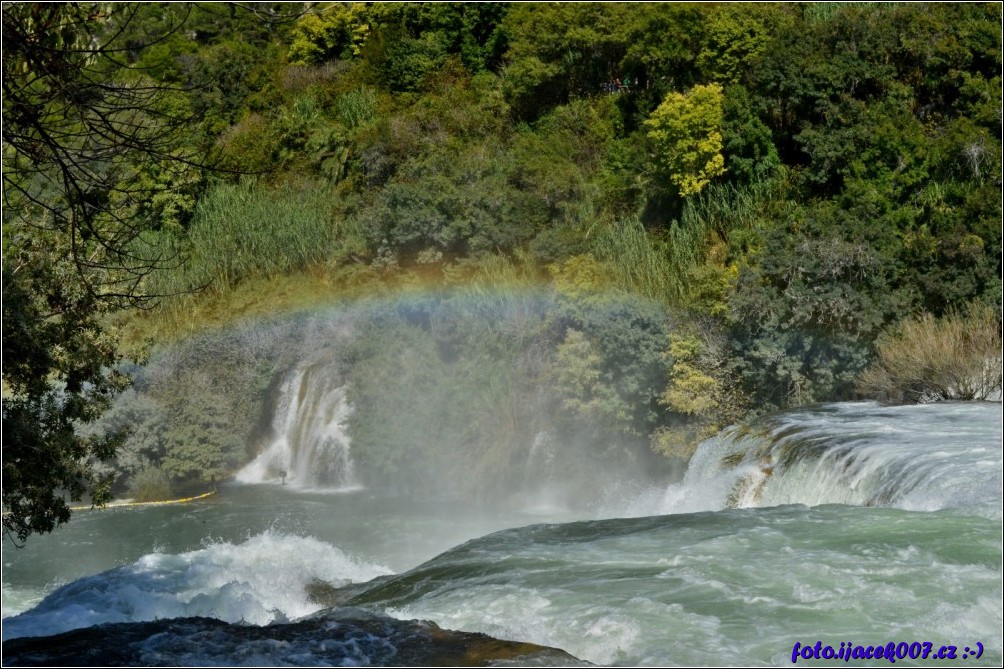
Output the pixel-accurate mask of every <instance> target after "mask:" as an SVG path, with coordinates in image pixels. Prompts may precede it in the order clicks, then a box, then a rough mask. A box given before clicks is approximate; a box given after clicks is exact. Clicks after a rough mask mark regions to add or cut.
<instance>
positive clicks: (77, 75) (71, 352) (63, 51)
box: [3, 3, 194, 541]
mask: <svg viewBox="0 0 1004 669" xmlns="http://www.w3.org/2000/svg"><path fill="white" fill-rule="evenodd" d="M136 11H137V8H136V7H135V6H129V5H124V6H107V5H99V4H90V3H79V4H78V3H72V4H70V3H66V4H63V3H59V4H32V3H5V4H4V5H3V35H4V40H3V68H4V69H3V73H4V76H3V199H4V211H3V384H4V395H3V436H4V449H3V504H4V508H5V514H4V517H3V527H4V531H5V532H7V533H9V534H11V535H14V536H16V537H17V539H18V540H22V541H23V540H24V539H26V538H27V537H28V536H29V535H30V534H31V533H34V532H48V531H51V530H52V529H53V528H54V527H55V526H56V525H58V524H60V523H63V522H65V521H66V520H67V519H68V518H69V516H70V512H69V508H68V506H67V503H66V501H67V499H70V500H79V499H81V497H82V496H83V495H85V494H88V495H89V496H90V498H91V500H92V501H93V502H94V503H96V504H100V503H102V502H104V501H105V500H106V499H107V498H108V494H109V483H110V482H109V480H108V478H107V477H105V476H101V475H99V474H98V473H97V472H96V471H95V468H94V461H95V460H102V459H107V458H108V457H110V456H111V455H112V453H113V452H114V449H115V447H116V445H117V444H118V443H119V441H120V440H121V434H117V433H116V434H112V435H109V436H107V437H85V436H83V435H82V434H81V433H80V432H79V429H78V426H79V425H80V424H85V423H88V422H91V421H93V420H95V419H96V418H97V417H98V416H99V415H100V414H101V412H102V411H103V410H104V409H105V408H106V407H107V406H108V403H109V402H110V399H111V398H112V396H114V394H115V393H116V392H117V391H119V390H120V389H121V388H123V387H124V386H125V385H126V382H127V380H126V378H125V377H124V376H123V375H122V374H120V373H118V372H116V371H114V365H115V363H116V362H117V360H118V354H117V350H116V346H115V340H114V337H112V336H111V335H110V334H109V333H108V332H107V331H106V330H105V328H104V327H103V325H102V322H101V319H102V316H103V314H105V313H107V312H108V311H110V310H112V309H114V308H118V307H121V306H126V305H134V304H137V303H141V302H143V301H144V293H143V287H142V283H143V279H144V277H145V276H146V275H147V274H148V273H149V272H150V271H151V270H152V269H153V268H155V267H157V266H158V265H161V264H163V263H164V262H166V261H167V259H165V258H162V257H158V256H157V255H156V254H152V253H149V252H145V251H144V245H143V244H141V243H140V242H141V237H142V235H143V234H144V233H145V232H146V231H147V230H149V229H150V228H151V227H156V226H158V225H159V224H160V218H159V215H158V212H157V210H156V209H155V208H154V209H151V208H150V207H149V203H150V202H151V201H153V200H154V199H155V197H156V196H157V195H158V194H161V193H163V192H165V191H166V190H168V189H170V188H171V184H172V183H175V182H183V181H184V179H181V178H179V179H172V178H170V176H169V175H168V174H167V173H169V172H174V173H175V174H179V175H180V174H181V173H183V172H185V171H186V170H187V169H189V168H190V167H191V166H192V165H193V163H194V158H192V157H191V156H189V155H186V154H184V153H182V152H180V151H179V148H178V147H179V146H181V143H180V142H179V141H178V139H179V137H180V136H181V134H180V133H181V130H182V129H183V124H182V116H181V115H179V114H176V113H175V111H174V110H172V107H171V105H169V104H166V103H165V102H164V96H165V94H166V93H169V92H170V91H168V90H166V89H165V88H164V87H162V86H159V85H157V84H156V83H154V82H151V81H149V80H147V79H145V78H144V77H143V76H141V75H140V74H139V73H137V72H134V71H131V70H129V68H127V67H124V66H123V64H122V63H121V62H120V60H119V58H120V57H121V54H122V51H123V49H122V48H121V45H120V44H119V43H118V42H117V41H116V40H118V39H119V38H120V37H121V35H122V33H123V31H124V27H125V26H127V25H128V24H129V22H130V21H131V20H132V18H133V16H134V15H135V13H136ZM174 28H177V26H174ZM182 114H183V111H182ZM151 164H156V165H158V166H159V167H160V168H161V174H160V175H159V176H158V178H156V179H152V180H151V179H145V178H143V177H142V174H143V170H144V169H148V168H149V166H150V165H151Z"/></svg>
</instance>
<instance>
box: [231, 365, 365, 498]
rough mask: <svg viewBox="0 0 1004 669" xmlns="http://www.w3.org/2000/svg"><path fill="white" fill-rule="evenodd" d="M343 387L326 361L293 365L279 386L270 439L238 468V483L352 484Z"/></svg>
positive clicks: (332, 486)
mask: <svg viewBox="0 0 1004 669" xmlns="http://www.w3.org/2000/svg"><path fill="white" fill-rule="evenodd" d="M346 391H347V387H346V386H345V385H340V383H339V380H338V376H337V374H336V373H335V372H334V370H332V369H331V368H330V367H328V366H325V365H320V364H313V365H306V366H303V367H299V368H297V369H295V370H293V371H292V372H291V373H290V374H289V377H288V378H287V379H286V381H285V382H284V383H283V384H282V386H281V387H280V389H279V394H278V398H277V401H276V406H275V413H274V417H273V421H272V441H271V442H270V443H269V444H268V445H267V446H266V447H265V448H264V449H263V450H262V452H261V453H259V454H258V456H257V457H256V458H255V459H254V460H252V461H251V462H250V463H248V464H247V465H246V466H245V467H244V468H243V469H241V470H240V471H239V472H238V473H237V476H236V480H237V481H239V482H241V483H281V482H284V483H288V484H289V485H291V486H293V487H296V488H305V489H317V488H321V489H329V490H353V489H358V488H359V487H361V486H360V484H359V482H358V480H357V478H356V473H355V466H354V464H353V462H352V453H351V440H350V439H349V435H348V434H347V429H346V424H345V423H346V420H347V419H348V417H349V416H350V415H351V414H352V406H351V405H350V404H349V403H348V400H347V399H346Z"/></svg>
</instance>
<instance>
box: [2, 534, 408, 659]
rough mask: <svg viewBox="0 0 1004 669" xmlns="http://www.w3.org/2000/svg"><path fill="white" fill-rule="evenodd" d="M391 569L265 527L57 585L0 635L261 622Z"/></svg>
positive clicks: (309, 606)
mask: <svg viewBox="0 0 1004 669" xmlns="http://www.w3.org/2000/svg"><path fill="white" fill-rule="evenodd" d="M389 573H391V571H390V570H389V569H387V568H385V567H382V566H379V565H374V564H367V563H365V562H361V561H359V560H356V559H353V558H352V557H350V556H348V555H346V554H345V553H343V552H342V551H341V550H339V549H338V548H336V547H334V546H332V545H330V544H326V543H324V542H322V541H318V540H317V539H313V538H310V537H296V536H288V535H282V534H277V533H272V532H265V533H263V534H259V535H257V536H255V537H252V538H250V539H248V540H247V541H245V542H244V543H242V544H231V543H217V544H212V545H210V546H208V547H207V548H205V549H203V550H198V551H192V552H190V553H184V554H181V555H166V554H160V553H155V554H151V555H146V556H144V557H143V558H141V559H139V560H137V561H136V562H135V563H133V564H131V565H128V566H124V567H119V568H117V569H112V570H111V571H106V572H104V573H101V574H96V575H94V576H88V577H86V578H82V579H79V580H77V581H74V582H73V583H70V584H68V585H66V586H63V587H62V588H59V589H58V590H56V591H55V592H53V593H52V594H51V595H49V596H48V597H46V598H45V599H44V600H43V601H42V603H41V604H39V605H38V606H37V607H35V608H34V609H31V610H29V611H26V612H24V613H21V614H20V615H17V616H14V617H12V618H7V619H5V620H4V621H3V630H2V634H3V638H4V639H9V638H14V637H22V636H45V635H50V634H58V633H60V632H65V631H67V630H71V629H77V628H82V627H89V626H91V625H98V624H102V623H112V622H135V621H147V620H156V619H159V618H177V617H185V616H207V617H211V618H217V619H219V620H224V621H227V622H246V623H252V624H256V625H265V624H268V623H272V622H282V621H287V620H293V619H296V618H300V617H302V616H305V615H308V614H311V613H314V612H316V611H318V610H319V609H320V608H321V606H320V605H318V604H316V603H315V602H312V601H310V599H309V598H308V597H307V594H306V591H305V589H306V586H307V585H309V584H310V583H311V582H313V581H315V580H321V581H325V582H327V583H331V584H332V585H335V586H341V585H346V584H348V583H350V582H362V581H368V580H370V579H372V578H375V577H377V576H380V575H384V574H389Z"/></svg>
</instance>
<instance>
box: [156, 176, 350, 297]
mask: <svg viewBox="0 0 1004 669" xmlns="http://www.w3.org/2000/svg"><path fill="white" fill-rule="evenodd" d="M335 239H336V235H335V228H334V225H333V222H332V214H331V206H330V202H329V199H328V194H327V191H326V190H325V189H323V188H321V187H314V186H312V185H311V184H309V183H302V184H295V185H287V186H286V187H285V188H266V187H264V186H259V185H258V184H257V183H256V182H255V181H254V180H250V179H247V180H244V181H242V182H241V183H239V184H221V185H218V186H216V187H215V188H213V189H212V190H210V191H209V192H208V193H207V194H206V195H205V196H204V197H203V198H202V199H201V200H200V201H199V204H198V206H197V207H196V210H195V217H194V220H193V222H192V224H191V226H190V228H189V230H188V236H187V239H182V240H179V239H177V238H170V237H166V236H162V237H161V238H160V239H158V240H156V242H155V243H156V244H159V245H161V246H162V247H163V248H164V249H165V252H166V253H168V254H170V255H171V256H173V255H180V256H182V257H184V262H183V263H181V264H179V266H177V267H174V268H172V269H169V270H164V271H162V272H158V273H157V274H156V275H155V276H154V277H152V278H151V286H150V290H151V292H153V293H155V294H161V295H171V294H179V293H184V292H188V291H193V290H198V289H201V288H205V287H211V288H213V289H216V290H226V289H228V288H232V287H233V286H235V285H236V284H238V283H240V282H241V281H243V280H245V279H250V278H268V277H271V276H275V275H278V274H284V273H288V272H291V271H295V270H297V269H302V268H304V267H306V266H308V265H310V264H311V263H317V262H321V261H324V260H325V259H327V258H328V257H330V256H331V255H332V253H333V251H334V245H335Z"/></svg>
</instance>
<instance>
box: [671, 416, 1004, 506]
mask: <svg viewBox="0 0 1004 669" xmlns="http://www.w3.org/2000/svg"><path fill="white" fill-rule="evenodd" d="M989 406H990V405H984V404H980V403H955V404H944V405H941V406H940V407H939V408H938V409H937V410H933V409H931V408H930V407H925V406H922V405H915V406H900V407H880V406H879V405H877V404H874V403H861V402H854V403H844V404H830V405H826V407H825V408H814V409H811V410H807V411H794V412H788V413H785V414H780V415H778V416H774V417H769V418H767V419H764V420H762V421H759V422H757V423H755V424H754V425H753V426H738V427H733V428H730V429H728V430H726V431H725V432H723V433H722V434H721V435H719V436H717V437H715V438H712V439H709V440H708V441H706V442H704V443H703V444H701V446H700V448H699V449H698V451H697V453H695V455H694V457H693V459H692V460H691V463H690V467H689V469H688V470H687V474H686V476H685V477H684V480H683V481H682V482H681V483H679V484H675V485H671V486H669V489H668V490H667V492H666V496H665V499H664V500H663V503H662V506H661V508H659V509H658V510H657V511H658V512H659V513H681V512H693V511H713V510H718V509H723V508H726V507H733V508H747V507H766V506H777V505H780V504H805V505H808V506H815V505H819V504H854V505H858V506H894V507H897V508H901V509H909V510H917V511H934V510H937V509H944V508H954V507H976V508H980V509H982V510H984V511H989V512H991V513H999V508H1000V501H1001V498H1002V494H1001V478H1000V464H1001V451H1000V442H1001V432H1000V421H999V420H998V421H997V422H996V424H995V423H993V422H987V420H986V415H987V413H988V407H989ZM994 442H996V445H995V446H994V445H988V444H993V443H994ZM987 505H989V506H987ZM995 508H996V509H998V511H996V512H994V511H993V509H995Z"/></svg>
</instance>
